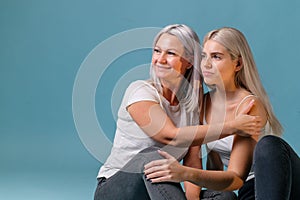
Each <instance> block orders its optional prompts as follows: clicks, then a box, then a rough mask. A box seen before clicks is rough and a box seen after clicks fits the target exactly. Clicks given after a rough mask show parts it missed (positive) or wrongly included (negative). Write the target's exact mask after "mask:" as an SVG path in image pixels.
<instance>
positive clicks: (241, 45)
mask: <svg viewBox="0 0 300 200" xmlns="http://www.w3.org/2000/svg"><path fill="white" fill-rule="evenodd" d="M208 40H213V41H216V42H218V43H219V44H221V45H223V46H224V47H225V48H226V49H227V50H228V52H229V53H230V55H231V58H232V59H233V60H234V59H239V60H241V62H240V64H241V65H242V68H241V70H239V71H238V72H237V73H236V75H235V85H236V86H237V87H242V88H244V89H246V90H248V91H249V92H251V93H252V94H254V95H255V96H257V97H258V98H259V99H260V101H261V102H262V104H263V105H264V107H265V110H266V112H267V115H268V122H269V124H270V127H271V129H272V131H271V133H269V134H274V135H278V136H280V135H281V134H282V132H283V127H282V126H281V124H280V122H279V120H278V119H277V118H276V116H275V114H274V111H273V108H272V106H271V103H270V100H269V97H268V95H267V93H266V90H265V89H264V87H263V85H262V83H261V80H260V77H259V74H258V70H257V67H256V64H255V61H254V58H253V54H252V52H251V49H250V46H249V44H248V42H247V40H246V38H245V36H244V35H243V33H242V32H240V31H239V30H237V29H235V28H231V27H223V28H220V29H216V30H213V31H210V32H209V33H208V34H207V35H206V36H205V37H204V40H203V44H205V43H206V42H207V41H208Z"/></svg>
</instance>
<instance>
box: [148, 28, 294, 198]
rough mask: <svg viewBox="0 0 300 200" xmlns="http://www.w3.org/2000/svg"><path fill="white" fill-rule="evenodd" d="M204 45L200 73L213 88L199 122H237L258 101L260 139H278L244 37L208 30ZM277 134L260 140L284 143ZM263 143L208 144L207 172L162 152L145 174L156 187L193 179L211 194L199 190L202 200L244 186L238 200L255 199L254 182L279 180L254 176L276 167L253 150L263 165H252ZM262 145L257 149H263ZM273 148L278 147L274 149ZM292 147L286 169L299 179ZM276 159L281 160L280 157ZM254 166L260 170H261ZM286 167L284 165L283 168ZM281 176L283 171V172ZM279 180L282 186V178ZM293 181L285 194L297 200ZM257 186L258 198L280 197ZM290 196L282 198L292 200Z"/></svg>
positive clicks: (238, 138)
mask: <svg viewBox="0 0 300 200" xmlns="http://www.w3.org/2000/svg"><path fill="white" fill-rule="evenodd" d="M203 44H204V45H203V52H202V63H201V70H202V75H203V78H204V82H205V83H206V85H207V86H208V87H209V88H210V91H209V92H208V93H207V94H206V95H205V98H204V103H203V112H202V114H203V116H202V118H201V119H202V122H203V124H211V123H217V122H221V121H223V120H225V121H227V120H233V119H235V118H236V116H237V115H238V113H239V112H240V111H241V109H243V107H244V106H246V105H247V104H248V102H249V101H254V102H255V103H254V107H253V108H252V109H251V111H250V114H253V115H259V116H261V117H262V119H263V122H264V124H265V125H264V128H263V130H262V135H263V136H264V135H276V136H280V135H281V134H282V127H281V125H280V123H279V121H278V120H277V118H276V116H275V115H274V112H273V110H272V107H271V104H270V102H269V99H268V96H267V94H266V92H265V90H264V88H263V86H262V84H261V81H260V78H259V75H258V71H257V68H256V65H255V62H254V59H253V55H252V53H251V50H250V47H249V45H248V43H247V41H246V39H245V37H244V35H243V34H242V33H241V32H240V31H238V30H237V29H234V28H227V27H225V28H220V29H217V30H213V31H211V32H209V33H208V34H207V35H206V36H205V38H204V41H203ZM222 114H223V115H222ZM209 134H210V133H209ZM276 136H266V137H264V138H263V139H262V141H265V140H270V138H272V139H271V140H275V141H276V140H282V139H280V138H279V137H276ZM274 138H275V139H274ZM259 139H260V138H259V137H258V136H251V137H244V136H241V135H234V136H229V137H226V138H223V139H220V140H217V141H213V142H209V143H207V150H208V158H207V169H206V170H203V169H196V168H191V167H187V166H182V165H180V164H179V163H178V162H177V161H175V160H174V158H173V157H172V156H171V155H169V154H168V153H166V152H164V151H160V152H159V153H160V154H161V155H162V156H163V157H165V158H166V159H162V160H157V161H153V162H150V163H149V164H147V165H146V166H145V171H144V172H145V174H146V177H147V178H148V179H150V180H151V181H152V183H158V182H165V181H169V182H181V181H189V182H191V183H194V184H196V185H198V186H200V187H205V188H207V189H208V190H206V191H202V192H201V193H202V194H201V199H225V197H223V195H224V194H223V193H222V192H215V191H233V190H237V189H240V188H241V189H240V190H239V199H255V192H254V191H255V189H254V180H257V181H258V182H261V181H262V182H263V181H265V182H264V183H265V184H267V183H269V184H272V179H273V178H274V177H278V176H277V174H276V173H274V171H273V174H271V175H272V176H273V177H271V178H270V179H269V180H268V178H266V177H265V176H262V177H260V176H258V177H256V176H254V174H255V173H256V172H258V174H263V173H261V170H263V169H261V168H265V170H264V171H268V168H269V167H270V169H272V166H271V163H272V162H269V164H268V165H266V166H265V167H264V161H269V160H272V158H271V157H272V155H268V156H264V159H265V160H264V159H261V157H262V156H261V155H260V151H259V150H256V151H255V153H256V155H255V158H259V163H256V161H254V163H255V165H254V167H252V163H253V152H254V148H255V145H256V143H257V141H259ZM260 143H261V142H260ZM260 143H259V147H260V148H262V147H261V146H262V145H261V144H260ZM277 143H282V142H277ZM272 146H273V147H272V148H274V145H272ZM287 146H288V145H286V143H285V147H286V148H288V147H287ZM266 148H268V147H266ZM288 149H289V150H288V152H289V154H288V156H285V157H289V156H290V155H292V156H291V157H292V158H293V159H290V160H292V162H290V163H292V164H290V165H288V166H289V167H290V170H287V171H288V172H290V175H291V174H293V176H294V175H297V176H298V177H299V157H298V156H297V155H296V154H295V153H294V152H293V151H292V150H291V149H290V148H288ZM273 150H274V151H276V150H275V149H273ZM279 152H281V150H279ZM279 154H280V153H279ZM193 155H196V153H194V154H193ZM285 155H286V154H285ZM283 157H284V156H283ZM257 160H258V159H257ZM286 160H287V159H286ZM276 161H277V162H278V161H280V160H279V159H276ZM273 164H274V165H275V166H277V167H278V169H279V168H280V167H282V166H278V165H280V164H278V163H276V162H274V163H273ZM286 164H287V163H286ZM256 165H259V166H260V167H259V168H258V167H257V166H256ZM224 166H225V167H226V168H227V169H226V170H224ZM287 168H288V167H285V169H287ZM254 171H255V172H254ZM281 172H283V171H282V170H281ZM266 173H267V172H266ZM268 174H269V173H268ZM254 177H256V178H254ZM262 179H265V180H262ZM275 179H276V178H275ZM276 182H277V183H278V180H277V181H276ZM244 183H245V184H244ZM289 183H290V185H289V186H288V189H286V190H287V191H289V192H291V193H292V194H288V193H289V192H287V193H286V192H285V195H291V196H292V197H294V196H295V195H296V193H297V191H296V190H295V186H296V184H297V183H299V178H295V177H291V176H290V181H289ZM272 185H273V184H272ZM281 185H283V183H281ZM273 186H274V185H273ZM255 188H256V193H257V199H268V200H271V199H272V200H273V199H275V198H274V196H276V195H272V197H271V196H268V195H270V193H271V192H270V189H269V190H264V189H265V185H263V184H261V183H259V185H256V187H255ZM269 188H271V187H269ZM275 188H276V189H278V191H276V193H281V192H283V189H282V190H281V188H278V187H275ZM271 190H272V189H271ZM286 190H284V191H286ZM267 193H268V194H267ZM266 196H267V197H268V198H266ZM289 197H290V196H288V198H284V199H289ZM297 197H298V196H297ZM235 198H236V197H234V196H228V197H226V199H235ZM277 198H278V197H277ZM195 199H197V198H195ZM198 199H199V197H198ZM292 199H295V198H292Z"/></svg>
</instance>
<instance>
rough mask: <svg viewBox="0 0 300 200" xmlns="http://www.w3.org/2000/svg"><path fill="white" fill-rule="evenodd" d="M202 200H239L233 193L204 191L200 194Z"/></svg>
mask: <svg viewBox="0 0 300 200" xmlns="http://www.w3.org/2000/svg"><path fill="white" fill-rule="evenodd" d="M200 199H201V200H237V196H236V194H235V193H234V192H232V191H214V190H202V191H201V194H200Z"/></svg>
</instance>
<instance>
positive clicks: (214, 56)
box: [212, 54, 221, 60]
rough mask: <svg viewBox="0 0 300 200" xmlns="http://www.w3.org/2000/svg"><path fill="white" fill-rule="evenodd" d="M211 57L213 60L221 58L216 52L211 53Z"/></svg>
mask: <svg viewBox="0 0 300 200" xmlns="http://www.w3.org/2000/svg"><path fill="white" fill-rule="evenodd" d="M212 58H213V59H215V60H221V56H219V55H218V54H214V55H212Z"/></svg>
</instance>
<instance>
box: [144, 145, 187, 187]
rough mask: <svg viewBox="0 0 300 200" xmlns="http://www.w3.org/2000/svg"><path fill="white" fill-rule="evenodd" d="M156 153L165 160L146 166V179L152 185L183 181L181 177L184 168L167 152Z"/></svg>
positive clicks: (159, 151)
mask: <svg viewBox="0 0 300 200" xmlns="http://www.w3.org/2000/svg"><path fill="white" fill-rule="evenodd" d="M158 153H159V154H160V155H161V156H163V157H164V158H165V159H160V160H155V161H152V162H150V163H148V164H146V165H145V170H144V173H145V175H146V178H147V179H148V180H150V181H151V182H152V183H159V182H166V181H167V182H181V181H184V177H182V175H183V174H184V172H185V169H184V168H185V167H184V166H182V165H181V164H180V163H179V162H178V161H177V160H176V159H175V158H174V157H173V156H171V155H170V154H168V153H167V152H165V151H161V150H158Z"/></svg>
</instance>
